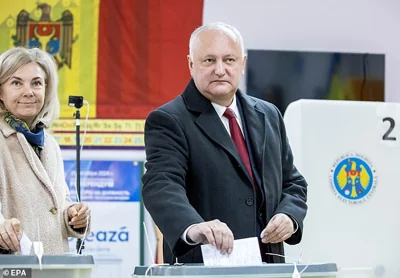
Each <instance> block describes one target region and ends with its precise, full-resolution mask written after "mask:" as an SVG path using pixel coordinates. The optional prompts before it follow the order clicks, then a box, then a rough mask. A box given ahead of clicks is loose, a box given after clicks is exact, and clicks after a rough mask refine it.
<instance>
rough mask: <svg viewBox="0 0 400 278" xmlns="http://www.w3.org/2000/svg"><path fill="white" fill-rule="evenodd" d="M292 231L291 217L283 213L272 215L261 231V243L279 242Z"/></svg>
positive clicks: (289, 235) (286, 237)
mask: <svg viewBox="0 0 400 278" xmlns="http://www.w3.org/2000/svg"><path fill="white" fill-rule="evenodd" d="M293 232H294V227H293V221H292V219H291V218H290V217H289V216H287V215H286V214H283V213H278V214H276V215H274V216H273V217H272V219H271V220H270V221H269V223H268V225H267V227H266V228H265V229H264V230H263V231H262V232H261V241H262V242H263V243H279V242H282V241H285V240H287V239H288V238H289V237H291V236H292V234H293Z"/></svg>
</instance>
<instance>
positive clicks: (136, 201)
mask: <svg viewBox="0 0 400 278" xmlns="http://www.w3.org/2000/svg"><path fill="white" fill-rule="evenodd" d="M75 168H76V165H75V160H65V161H64V169H65V179H66V181H67V184H68V185H69V188H70V192H71V199H72V200H73V201H75V200H77V198H76V196H77V194H76V172H75ZM142 173H143V162H137V161H98V160H93V161H90V160H82V161H81V179H80V182H81V183H80V184H81V200H82V202H86V203H88V204H89V207H90V209H91V231H90V233H88V234H87V236H86V240H85V249H84V250H83V252H82V254H90V255H93V258H94V260H95V264H96V266H95V269H94V270H93V272H92V277H96V278H110V277H118V278H119V277H130V276H131V274H132V269H133V267H134V266H135V265H139V264H140V252H141V251H140V250H141V249H142V248H141V244H140V227H141V217H140V187H141V176H142ZM75 243H76V240H72V239H71V240H70V251H71V252H75V253H76V246H75Z"/></svg>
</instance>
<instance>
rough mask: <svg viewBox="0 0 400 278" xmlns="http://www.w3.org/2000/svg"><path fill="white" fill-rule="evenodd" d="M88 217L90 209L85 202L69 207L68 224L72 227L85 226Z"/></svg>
mask: <svg viewBox="0 0 400 278" xmlns="http://www.w3.org/2000/svg"><path fill="white" fill-rule="evenodd" d="M89 217H90V209H89V206H88V205H87V204H86V203H77V204H74V205H72V206H71V207H69V209H68V219H69V223H68V224H69V225H70V226H71V227H72V228H74V229H79V228H85V227H86V224H87V223H88V219H89Z"/></svg>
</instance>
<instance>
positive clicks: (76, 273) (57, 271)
mask: <svg viewBox="0 0 400 278" xmlns="http://www.w3.org/2000/svg"><path fill="white" fill-rule="evenodd" d="M93 267H94V261H93V257H92V256H87V255H51V256H50V255H44V256H43V257H42V265H41V269H40V265H39V260H38V258H37V257H36V256H13V255H0V270H1V272H2V274H3V276H2V277H13V276H14V277H32V278H39V277H40V278H55V277H57V278H91V277H92V268H93Z"/></svg>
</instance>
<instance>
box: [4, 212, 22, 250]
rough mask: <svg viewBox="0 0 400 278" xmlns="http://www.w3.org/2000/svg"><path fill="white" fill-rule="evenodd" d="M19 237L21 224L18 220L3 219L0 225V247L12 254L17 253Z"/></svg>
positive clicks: (20, 235)
mask: <svg viewBox="0 0 400 278" xmlns="http://www.w3.org/2000/svg"><path fill="white" fill-rule="evenodd" d="M21 237H22V229H21V222H20V221H19V220H18V219H16V218H11V219H5V220H4V222H3V223H1V224H0V246H1V247H2V248H3V249H6V250H11V251H12V252H17V251H19V250H20V244H19V241H20V240H21Z"/></svg>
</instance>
